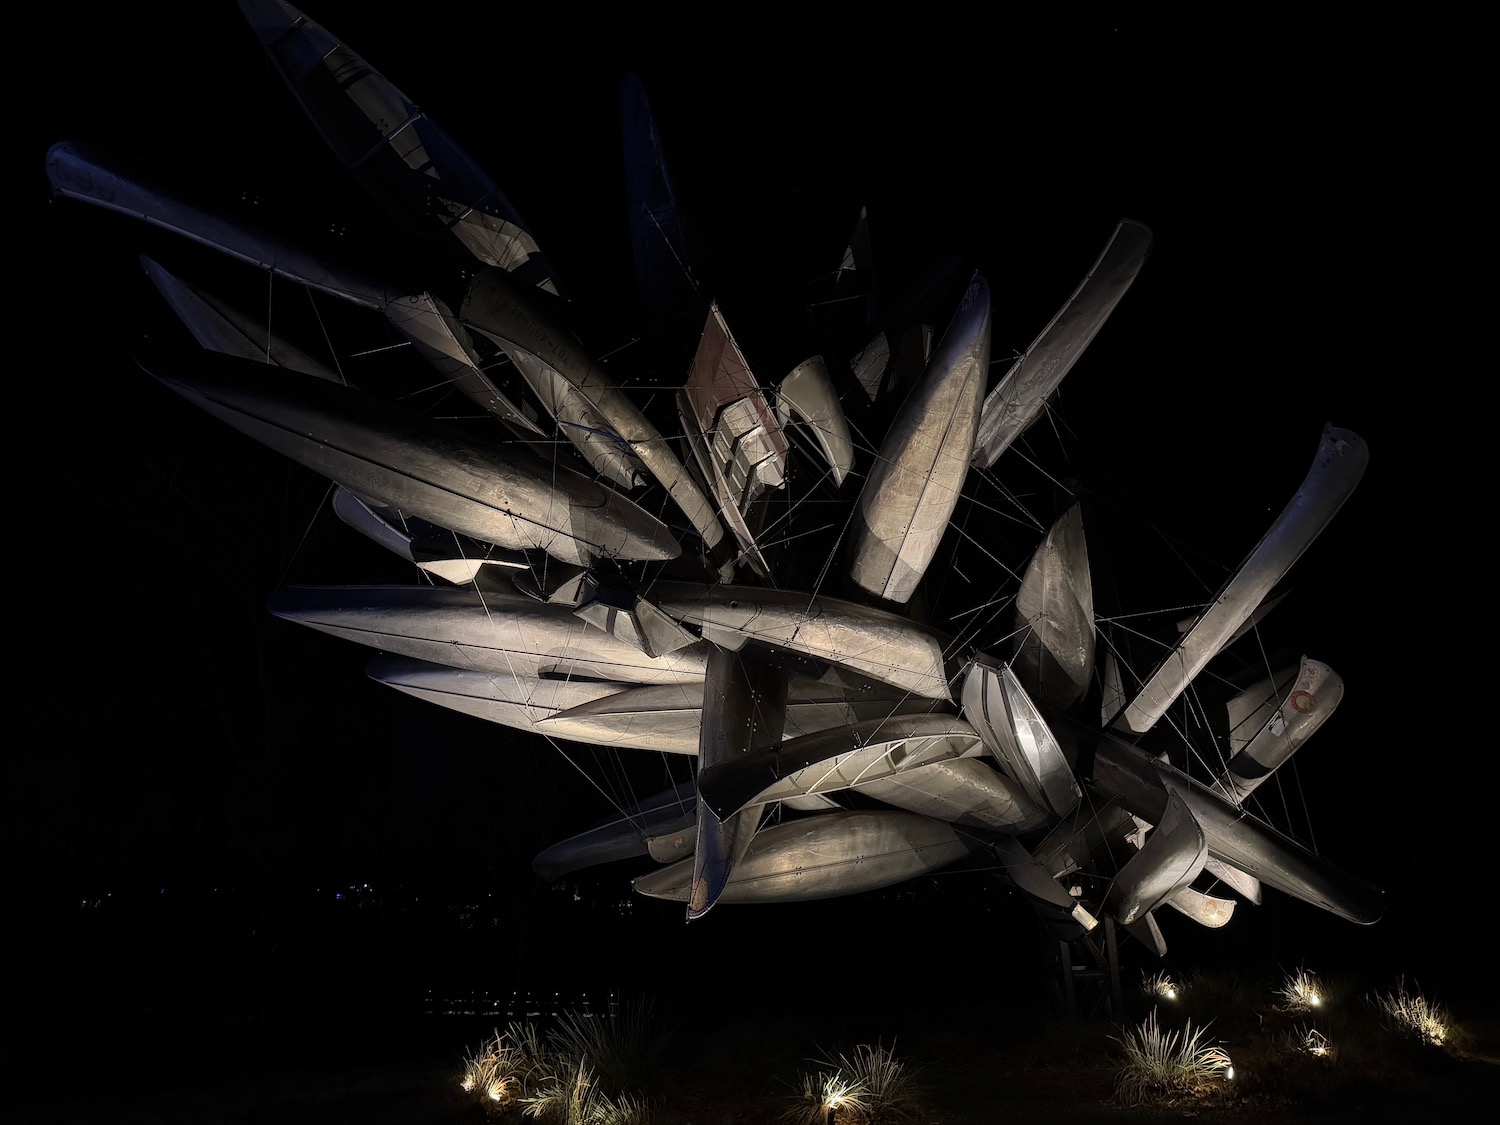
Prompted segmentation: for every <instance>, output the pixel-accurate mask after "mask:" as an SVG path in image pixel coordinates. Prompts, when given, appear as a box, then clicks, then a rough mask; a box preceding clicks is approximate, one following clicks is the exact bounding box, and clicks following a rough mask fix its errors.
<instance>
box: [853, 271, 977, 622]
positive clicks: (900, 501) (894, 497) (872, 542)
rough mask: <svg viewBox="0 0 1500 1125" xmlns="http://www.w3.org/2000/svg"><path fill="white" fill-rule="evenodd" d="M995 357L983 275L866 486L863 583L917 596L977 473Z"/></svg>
mask: <svg viewBox="0 0 1500 1125" xmlns="http://www.w3.org/2000/svg"><path fill="white" fill-rule="evenodd" d="M989 363H990V290H989V285H988V284H987V283H986V282H985V280H984V278H982V277H980V276H979V275H977V274H976V275H975V276H974V279H973V280H972V281H971V282H970V283H969V288H968V289H967V290H965V291H964V295H963V297H962V298H961V299H960V301H959V304H958V310H957V311H956V312H955V313H954V314H953V319H952V321H950V322H949V325H948V329H947V331H946V332H945V333H944V335H943V339H942V342H941V343H940V344H939V345H938V349H937V351H936V352H935V353H934V354H933V357H932V359H931V361H930V363H929V364H928V368H927V374H926V375H924V376H923V378H922V381H921V383H920V384H918V386H917V387H916V388H915V389H914V390H913V391H912V393H911V395H910V397H909V398H907V400H906V402H905V403H903V404H902V407H901V411H900V413H899V414H898V415H897V416H896V420H895V422H893V423H892V424H891V428H890V430H889V431H888V432H887V434H886V436H885V440H884V441H882V442H881V444H880V452H879V454H878V455H877V456H876V458H875V463H874V465H872V466H871V468H870V473H869V476H867V477H866V478H865V484H864V487H863V488H862V489H861V490H860V494H859V503H858V506H857V508H856V512H855V519H854V526H853V528H852V536H851V543H852V546H851V549H850V556H849V557H850V566H849V576H850V578H851V579H853V581H854V583H855V584H856V585H857V586H859V587H860V588H861V589H864V590H868V591H869V592H870V593H872V594H875V595H877V596H878V597H882V598H885V599H886V600H888V601H893V602H901V603H905V602H908V601H910V600H911V596H912V595H913V594H914V593H916V590H917V584H918V583H920V582H921V581H922V576H923V575H924V574H926V573H927V566H928V564H929V563H931V562H932V556H933V555H934V554H936V553H937V549H938V544H939V543H940V542H941V541H942V538H943V533H944V532H946V531H947V530H948V520H949V518H950V517H951V516H952V515H953V509H954V506H955V505H956V504H957V503H958V497H959V494H960V493H961V492H962V491H963V487H964V480H965V479H966V478H967V477H968V475H969V456H970V454H971V453H972V452H973V448H974V434H975V431H976V429H977V428H978V426H979V408H980V403H981V401H982V399H983V396H984V386H985V380H986V379H987V378H988V377H989Z"/></svg>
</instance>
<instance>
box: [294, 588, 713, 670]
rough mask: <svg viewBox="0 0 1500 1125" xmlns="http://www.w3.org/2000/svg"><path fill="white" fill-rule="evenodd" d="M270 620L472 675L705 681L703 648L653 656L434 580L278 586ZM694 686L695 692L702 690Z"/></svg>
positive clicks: (535, 604)
mask: <svg viewBox="0 0 1500 1125" xmlns="http://www.w3.org/2000/svg"><path fill="white" fill-rule="evenodd" d="M268 608H269V609H270V611H271V612H272V613H274V614H275V615H276V616H277V617H281V618H284V619H285V620H288V621H295V622H297V623H298V624H301V625H306V626H308V627H309V628H312V629H317V630H318V631H319V632H323V633H328V634H330V635H332V636H336V637H343V638H344V639H346V640H350V641H354V642H355V643H356V644H362V645H367V646H370V647H372V648H378V649H381V650H383V651H385V652H392V653H396V654H398V655H402V656H412V657H415V658H417V659H418V660H427V661H430V662H432V663H434V664H446V665H449V666H450V667H454V668H461V669H465V670H473V671H478V672H498V673H502V674H503V673H510V674H513V675H517V676H528V677H535V678H545V679H555V680H568V679H580V680H605V681H609V682H618V683H638V684H641V683H645V684H650V683H656V684H674V683H694V684H701V683H702V682H703V673H704V669H705V667H706V662H707V646H706V645H703V644H701V643H700V644H698V645H694V646H692V647H690V648H685V649H679V650H678V651H676V652H669V653H667V654H666V655H665V656H661V657H650V656H647V655H646V654H645V653H643V652H641V651H640V650H639V649H637V648H635V647H633V646H632V645H628V644H626V643H625V642H623V641H620V640H617V639H615V638H614V637H612V636H610V635H609V634H608V633H601V632H600V631H599V630H598V629H595V628H594V627H593V626H591V625H586V624H584V623H583V622H582V621H580V620H578V618H576V617H574V616H573V614H572V613H571V612H570V611H569V610H568V608H567V607H566V606H554V605H548V604H547V603H546V602H539V601H534V600H532V599H530V598H526V597H521V596H519V595H509V596H506V595H503V594H481V593H480V592H478V591H477V590H474V589H459V588H447V587H437V586H284V587H282V588H281V589H280V590H278V591H276V593H275V594H274V595H273V596H272V597H271V599H270V601H269V604H268ZM698 690H700V691H701V690H702V689H701V688H700V689H698Z"/></svg>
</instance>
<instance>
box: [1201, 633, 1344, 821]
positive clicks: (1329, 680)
mask: <svg viewBox="0 0 1500 1125" xmlns="http://www.w3.org/2000/svg"><path fill="white" fill-rule="evenodd" d="M1343 698H1344V680H1343V677H1342V676H1340V675H1339V674H1338V673H1337V672H1335V671H1334V670H1333V669H1332V668H1330V667H1329V666H1328V665H1326V664H1323V663H1320V662H1319V661H1316V660H1309V659H1308V658H1307V657H1305V656H1304V657H1303V658H1302V662H1301V664H1300V666H1299V667H1298V670H1297V676H1296V679H1295V680H1294V681H1292V682H1291V683H1286V682H1285V681H1284V680H1281V681H1280V682H1267V681H1262V682H1261V683H1260V684H1258V685H1256V686H1255V687H1254V688H1252V689H1250V690H1249V691H1248V692H1246V693H1244V694H1243V695H1240V696H1237V697H1236V698H1235V699H1232V700H1230V702H1229V715H1230V728H1229V741H1230V748H1231V751H1232V757H1230V759H1229V766H1228V768H1226V769H1225V770H1224V772H1223V774H1221V775H1220V777H1219V778H1218V780H1217V781H1216V782H1215V785H1214V788H1215V789H1217V790H1218V791H1219V792H1220V793H1222V794H1223V795H1224V796H1226V797H1228V798H1229V799H1230V800H1231V801H1233V802H1234V803H1235V804H1239V803H1240V802H1241V801H1243V800H1244V799H1245V798H1246V797H1248V796H1249V795H1250V794H1251V793H1253V792H1254V791H1255V789H1256V787H1257V786H1259V785H1260V784H1261V782H1263V781H1265V780H1266V778H1268V777H1270V776H1271V774H1272V773H1274V772H1275V771H1276V770H1278V769H1280V768H1281V767H1282V766H1283V765H1285V764H1286V763H1287V761H1288V760H1289V759H1290V758H1291V756H1292V755H1293V754H1295V753H1296V752H1297V749H1298V748H1299V747H1300V746H1302V744H1303V743H1305V742H1306V741H1307V740H1308V739H1309V738H1311V737H1312V736H1313V735H1314V734H1315V733H1316V732H1317V730H1318V728H1319V727H1321V726H1322V725H1323V724H1324V723H1325V722H1327V721H1328V719H1329V717H1330V716H1332V714H1333V712H1334V711H1335V710H1336V709H1337V708H1338V705H1339V702H1340V700H1342V699H1343ZM1257 699H1258V700H1260V703H1259V705H1258V706H1254V708H1253V709H1252V710H1248V713H1246V711H1247V706H1248V705H1250V704H1251V703H1252V702H1253V701H1255V700H1257Z"/></svg>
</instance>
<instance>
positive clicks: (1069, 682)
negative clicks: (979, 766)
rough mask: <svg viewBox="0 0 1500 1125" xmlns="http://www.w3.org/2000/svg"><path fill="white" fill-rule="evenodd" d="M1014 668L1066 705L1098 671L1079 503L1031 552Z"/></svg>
mask: <svg viewBox="0 0 1500 1125" xmlns="http://www.w3.org/2000/svg"><path fill="white" fill-rule="evenodd" d="M1016 629H1017V632H1016V639H1015V642H1014V645H1015V658H1014V660H1013V661H1012V663H1011V669H1012V671H1014V673H1015V675H1016V678H1017V679H1018V680H1019V681H1020V682H1021V685H1022V686H1023V687H1024V688H1025V689H1026V691H1027V692H1028V693H1029V694H1030V695H1031V696H1032V698H1034V699H1036V700H1037V701H1038V702H1039V703H1041V704H1043V705H1044V706H1047V707H1051V708H1054V709H1055V710H1058V711H1066V710H1067V709H1068V708H1069V707H1071V706H1073V704H1074V703H1076V702H1078V700H1080V699H1082V698H1083V696H1084V693H1085V692H1087V691H1088V689H1089V682H1090V680H1091V679H1092V678H1093V675H1094V587H1093V582H1092V580H1091V578H1090V576H1089V553H1088V546H1087V545H1086V544H1085V542H1084V538H1083V513H1082V511H1081V509H1079V508H1078V507H1077V506H1076V505H1075V506H1074V507H1072V508H1070V509H1068V511H1067V512H1066V513H1065V514H1064V515H1063V516H1062V518H1061V519H1059V520H1058V521H1057V522H1056V523H1055V524H1053V525H1052V528H1051V530H1050V531H1048V532H1047V537H1046V538H1045V539H1043V540H1042V543H1041V546H1039V547H1038V548H1037V549H1036V553H1035V554H1033V555H1032V556H1031V562H1030V563H1029V564H1027V567H1026V573H1025V574H1024V575H1022V577H1021V588H1020V590H1019V591H1018V592H1017V594H1016Z"/></svg>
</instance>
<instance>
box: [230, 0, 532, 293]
mask: <svg viewBox="0 0 1500 1125" xmlns="http://www.w3.org/2000/svg"><path fill="white" fill-rule="evenodd" d="M240 8H241V9H242V10H243V11H244V13H245V18H246V19H247V20H248V21H249V23H250V26H251V27H252V28H253V29H254V31H255V34H256V36H257V37H258V38H259V39H260V41H261V44H262V46H264V47H265V49H266V55H267V56H268V57H269V58H270V60H271V62H272V64H273V65H274V66H275V67H276V70H277V71H278V72H279V73H280V74H281V77H282V78H283V79H284V80H285V81H286V84H287V86H288V88H289V89H290V90H291V92H292V94H293V95H294V96H295V97H296V99H297V102H298V104H299V105H301V106H302V108H303V110H304V111H305V112H306V113H307V116H308V118H309V120H311V122H312V123H313V126H314V127H315V128H316V129H317V130H318V132H319V133H320V134H321V135H322V137H323V139H324V141H326V142H327V144H328V147H329V148H330V149H331V150H332V151H333V153H334V154H335V155H336V156H337V157H338V158H339V160H340V162H341V163H342V164H343V165H344V167H346V168H347V169H349V171H350V173H351V174H352V175H353V176H354V178H355V179H356V180H357V181H358V182H359V183H360V184H361V186H363V187H364V188H365V190H366V191H368V192H369V193H370V194H371V196H373V197H374V198H375V199H376V200H377V201H378V202H380V203H381V204H382V205H383V206H384V207H385V208H386V210H387V211H388V212H389V213H390V215H391V216H392V217H393V218H394V219H396V220H397V221H400V222H403V223H405V224H406V225H408V226H410V227H413V228H415V229H419V230H426V229H428V228H429V227H431V229H434V230H442V229H446V230H447V231H448V232H449V233H450V234H452V235H453V236H454V237H455V238H457V239H458V241H459V242H460V243H462V244H463V246H464V247H465V248H466V249H467V250H468V251H469V253H471V254H472V255H473V256H474V257H475V258H476V259H478V260H479V261H481V262H483V263H485V264H486V265H490V266H498V267H499V268H501V269H505V270H508V271H510V272H512V273H514V274H516V276H517V277H518V278H520V279H522V280H523V281H525V282H526V283H527V284H530V285H536V286H539V287H542V288H545V289H547V290H549V291H551V292H556V285H555V282H554V279H553V270H552V263H551V262H550V261H548V260H547V257H546V255H545V254H543V253H542V250H541V248H540V247H539V246H538V245H537V242H536V238H535V237H534V236H533V235H532V233H531V230H530V229H529V228H528V227H527V225H526V223H525V222H524V221H523V220H522V219H521V217H520V215H518V214H517V213H516V209H515V208H514V207H513V206H512V205H511V203H510V201H509V200H508V199H506V198H505V196H504V194H503V193H502V192H501V191H500V189H499V187H497V186H496V184H495V182H494V181H493V180H491V179H490V178H489V176H487V175H486V174H485V173H484V171H483V170H482V169H481V168H480V167H479V166H478V165H477V164H475V163H474V161H473V160H472V159H470V157H469V156H468V154H467V153H465V152H464V151H463V150H462V149H461V148H459V146H458V145H457V144H455V143H454V141H453V140H452V138H450V137H449V136H448V135H447V134H446V133H444V132H443V130H442V129H440V128H439V127H438V126H437V124H436V123H435V122H433V121H432V119H431V118H429V117H428V116H427V115H426V114H425V113H423V112H422V110H421V109H420V108H418V107H417V106H416V105H415V104H414V103H413V102H412V101H411V99H410V98H408V97H407V96H406V95H405V94H403V93H402V92H401V91H400V90H399V89H397V88H396V86H395V85H394V84H392V83H391V82H390V81H388V80H387V79H386V78H385V77H384V75H382V74H381V73H380V72H379V71H377V70H376V69H375V68H374V67H373V66H371V65H370V64H369V63H368V62H366V61H365V60H364V59H363V58H361V57H360V56H359V55H358V54H356V53H355V52H354V51H353V50H351V49H350V48H349V47H348V46H347V45H346V44H344V43H341V42H340V41H339V40H338V39H336V38H335V37H334V36H333V35H330V34H329V33H328V32H327V31H326V30H324V28H323V27H322V26H321V25H319V24H317V23H315V22H314V21H313V20H311V19H309V18H308V17H307V16H306V15H305V14H304V13H302V12H301V11H299V10H298V9H296V8H294V7H293V6H292V5H291V4H288V3H286V0H240Z"/></svg>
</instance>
